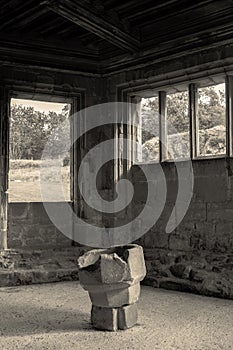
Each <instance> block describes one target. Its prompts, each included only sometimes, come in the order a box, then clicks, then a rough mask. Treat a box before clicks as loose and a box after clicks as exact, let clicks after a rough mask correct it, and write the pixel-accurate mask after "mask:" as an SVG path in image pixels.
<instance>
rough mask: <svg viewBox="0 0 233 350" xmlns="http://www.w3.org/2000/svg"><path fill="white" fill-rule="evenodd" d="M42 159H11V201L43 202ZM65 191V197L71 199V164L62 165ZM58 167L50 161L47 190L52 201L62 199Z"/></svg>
mask: <svg viewBox="0 0 233 350" xmlns="http://www.w3.org/2000/svg"><path fill="white" fill-rule="evenodd" d="M41 162H42V161H41V160H28V159H17V160H10V172H9V191H8V192H9V201H10V202H41V201H42V198H41V193H40V166H41ZM61 172H62V182H63V191H64V194H65V199H66V200H70V166H69V165H66V166H61ZM57 176H58V174H57V168H56V167H55V164H54V161H50V163H49V167H48V175H47V177H46V181H47V183H48V185H47V189H46V190H47V191H49V192H48V193H49V197H50V198H51V200H52V201H59V200H62V196H61V195H60V194H59V193H57V189H56V183H57Z"/></svg>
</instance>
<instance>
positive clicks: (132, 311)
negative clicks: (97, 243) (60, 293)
mask: <svg viewBox="0 0 233 350" xmlns="http://www.w3.org/2000/svg"><path fill="white" fill-rule="evenodd" d="M78 267H79V280H80V283H81V285H82V286H83V288H84V289H85V290H87V291H88V292H89V296H90V299H91V302H92V310H91V322H92V324H93V326H94V327H95V328H97V329H103V330H109V331H116V330H118V329H127V328H130V327H133V326H134V325H135V324H136V323H137V319H138V310H137V302H138V299H139V296H140V281H141V280H142V279H143V278H144V277H145V275H146V266H145V261H144V256H143V250H142V247H141V246H138V245H136V244H129V245H127V246H124V247H116V248H109V249H93V250H90V251H88V252H87V253H85V254H84V255H82V256H81V257H79V259H78Z"/></svg>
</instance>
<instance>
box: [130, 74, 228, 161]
mask: <svg viewBox="0 0 233 350" xmlns="http://www.w3.org/2000/svg"><path fill="white" fill-rule="evenodd" d="M220 83H224V84H225V101H226V108H225V119H226V153H225V154H215V155H204V156H200V155H198V148H199V137H198V131H199V120H198V88H200V87H207V86H211V85H217V84H220ZM176 86H177V89H176ZM181 86H182V88H181ZM171 88H173V89H174V88H175V91H177V92H180V91H184V90H185V88H186V89H187V90H186V91H187V92H188V95H189V99H188V111H189V134H190V135H189V140H190V141H189V142H190V158H185V157H184V158H178V159H176V160H175V161H185V160H187V159H191V160H208V159H218V158H221V159H222V158H224V159H225V158H229V157H232V156H233V74H231V73H229V74H218V75H216V76H214V75H213V76H208V77H205V78H200V79H196V80H194V81H184V82H182V83H180V84H176V83H175V82H174V83H173V84H171V85H165V86H161V87H156V88H155V89H152V88H151V87H150V88H148V89H147V88H146V87H145V88H144V89H141V90H138V91H137V90H134V89H132V90H131V91H130V92H128V93H127V92H126V94H127V96H128V100H129V101H130V102H131V101H132V98H133V97H134V96H135V95H137V96H140V97H144V98H149V97H153V96H154V95H155V94H156V95H158V96H159V116H160V121H159V125H160V128H159V133H160V145H159V148H160V149H159V153H160V157H159V161H149V162H143V161H142V162H138V164H143V163H144V164H151V163H152V164H153V163H169V162H174V160H173V159H168V158H167V157H166V154H167V146H168V143H167V130H166V123H167V111H166V95H167V92H170V91H169V90H170V89H171ZM175 91H174V92H175ZM161 115H162V116H163V118H161ZM162 119H163V120H164V123H162ZM165 133H166V135H165ZM135 164H137V163H135Z"/></svg>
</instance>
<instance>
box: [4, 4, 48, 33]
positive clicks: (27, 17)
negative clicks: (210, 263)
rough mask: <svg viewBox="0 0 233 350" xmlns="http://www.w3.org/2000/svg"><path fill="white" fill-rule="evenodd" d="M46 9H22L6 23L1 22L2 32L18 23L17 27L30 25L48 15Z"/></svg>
mask: <svg viewBox="0 0 233 350" xmlns="http://www.w3.org/2000/svg"><path fill="white" fill-rule="evenodd" d="M46 12H47V11H46V8H42V7H39V8H33V7H29V8H28V9H23V8H22V9H20V10H19V11H18V13H17V14H14V15H13V16H12V15H11V17H10V18H8V19H6V20H5V21H4V22H1V24H0V30H2V29H4V28H5V27H8V26H10V25H14V23H17V25H20V26H23V25H25V24H28V23H30V22H31V21H33V20H35V19H36V18H38V17H39V16H41V15H42V14H44V13H46Z"/></svg>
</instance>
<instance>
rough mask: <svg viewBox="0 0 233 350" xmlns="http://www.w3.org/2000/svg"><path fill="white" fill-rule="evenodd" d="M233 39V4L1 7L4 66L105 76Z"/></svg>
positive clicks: (209, 0) (77, 1)
mask: <svg viewBox="0 0 233 350" xmlns="http://www.w3.org/2000/svg"><path fill="white" fill-rule="evenodd" d="M232 38H233V1H232V0H218V1H214V0H196V1H195V2H194V1H190V0H163V1H162V0H157V1H154V0H153V1H152V0H137V1H133V0H102V1H101V0H95V1H94V0H45V1H43V0H41V1H38V0H25V1H22V0H8V1H0V60H1V61H16V62H24V63H26V62H30V64H46V65H52V66H54V68H59V67H61V66H63V67H64V64H66V65H67V69H71V68H72V69H78V70H86V71H90V72H100V71H101V69H104V67H107V66H108V65H112V64H115V65H116V64H117V62H122V60H123V61H127V60H129V61H132V58H133V59H135V60H137V59H139V58H142V57H144V56H145V55H152V54H153V56H154V57H156V56H158V57H159V56H161V55H164V56H165V55H170V54H171V53H172V54H174V53H176V52H178V51H179V50H183V51H185V50H189V49H194V48H195V47H203V46H207V45H213V44H216V43H224V42H230V41H233V39H232Z"/></svg>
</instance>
